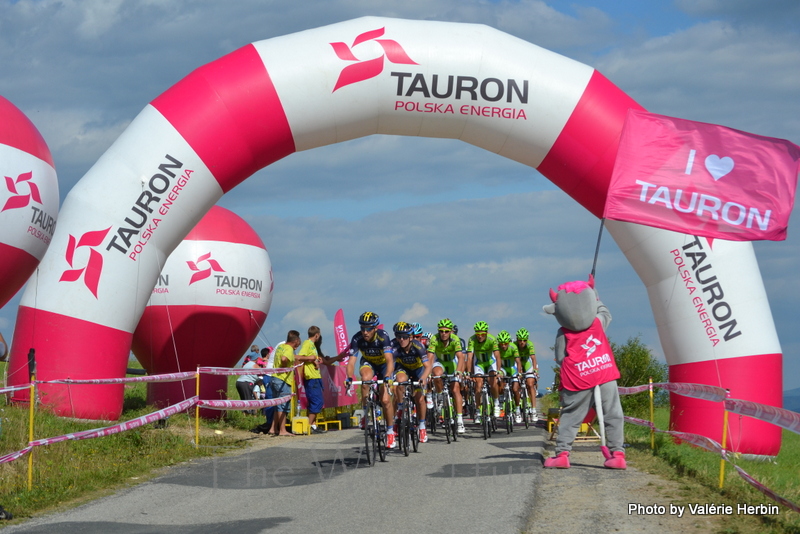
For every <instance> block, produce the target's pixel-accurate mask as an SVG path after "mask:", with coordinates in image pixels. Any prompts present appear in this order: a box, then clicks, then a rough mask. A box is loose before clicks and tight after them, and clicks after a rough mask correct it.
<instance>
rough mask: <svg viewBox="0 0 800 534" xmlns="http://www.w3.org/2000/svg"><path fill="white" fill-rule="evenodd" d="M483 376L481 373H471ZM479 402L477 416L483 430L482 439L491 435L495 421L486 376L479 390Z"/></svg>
mask: <svg viewBox="0 0 800 534" xmlns="http://www.w3.org/2000/svg"><path fill="white" fill-rule="evenodd" d="M476 376H480V377H483V375H472V377H473V378H475V377H476ZM479 395H480V399H481V404H480V406H479V407H478V417H480V418H481V430H482V431H483V439H489V438H490V437H492V432H493V430H496V429H497V427H496V423H494V403H493V402H492V396H491V395H489V380H488V378H487V379H485V380H484V381H483V384H482V385H481V390H480V393H479Z"/></svg>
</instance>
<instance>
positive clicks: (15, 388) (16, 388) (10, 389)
mask: <svg viewBox="0 0 800 534" xmlns="http://www.w3.org/2000/svg"><path fill="white" fill-rule="evenodd" d="M30 388H31V385H30V384H23V385H21V386H9V387H7V388H3V389H0V395H2V394H3V393H12V392H14V391H21V390H23V389H30Z"/></svg>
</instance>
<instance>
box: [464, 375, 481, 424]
mask: <svg viewBox="0 0 800 534" xmlns="http://www.w3.org/2000/svg"><path fill="white" fill-rule="evenodd" d="M461 396H462V398H463V399H464V400H463V403H464V408H463V412H464V416H465V417H469V418H470V419H472V420H473V421H475V416H476V415H477V414H478V410H477V406H476V404H475V383H474V382H473V380H472V378H470V377H468V376H466V375H464V377H463V380H462V381H461Z"/></svg>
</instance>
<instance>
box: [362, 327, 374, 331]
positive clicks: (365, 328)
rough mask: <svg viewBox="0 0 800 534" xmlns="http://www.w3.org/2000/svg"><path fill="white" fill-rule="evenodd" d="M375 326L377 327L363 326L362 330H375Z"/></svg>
mask: <svg viewBox="0 0 800 534" xmlns="http://www.w3.org/2000/svg"><path fill="white" fill-rule="evenodd" d="M375 328H376V327H374V326H362V327H361V331H362V332H372V331H373V330H375Z"/></svg>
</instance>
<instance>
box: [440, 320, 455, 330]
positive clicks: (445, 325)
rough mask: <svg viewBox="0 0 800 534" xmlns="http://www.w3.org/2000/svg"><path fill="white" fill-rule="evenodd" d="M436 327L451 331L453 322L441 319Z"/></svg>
mask: <svg viewBox="0 0 800 534" xmlns="http://www.w3.org/2000/svg"><path fill="white" fill-rule="evenodd" d="M437 327H438V328H448V329H450V330H452V329H453V321H451V320H450V319H442V320H441V321H439V324H438V325H437Z"/></svg>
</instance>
